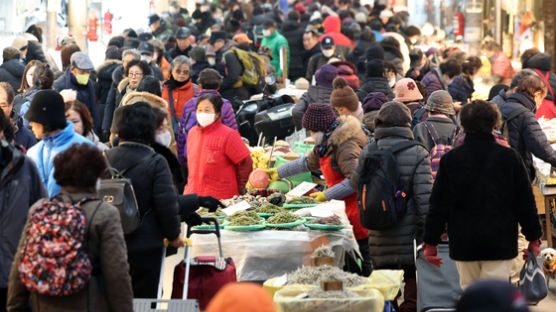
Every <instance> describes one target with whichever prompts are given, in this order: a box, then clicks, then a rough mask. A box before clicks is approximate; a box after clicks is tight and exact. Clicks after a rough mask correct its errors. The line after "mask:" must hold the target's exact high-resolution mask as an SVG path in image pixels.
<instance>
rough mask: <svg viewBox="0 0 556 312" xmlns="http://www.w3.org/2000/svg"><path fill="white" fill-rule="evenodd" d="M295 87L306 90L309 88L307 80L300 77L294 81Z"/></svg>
mask: <svg viewBox="0 0 556 312" xmlns="http://www.w3.org/2000/svg"><path fill="white" fill-rule="evenodd" d="M295 88H296V89H299V90H307V89H309V81H307V79H305V78H303V77H301V78H298V79H297V80H296V81H295Z"/></svg>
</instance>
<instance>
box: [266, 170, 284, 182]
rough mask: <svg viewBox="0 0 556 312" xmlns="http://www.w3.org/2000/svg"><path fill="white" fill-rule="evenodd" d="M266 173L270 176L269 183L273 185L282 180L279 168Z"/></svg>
mask: <svg viewBox="0 0 556 312" xmlns="http://www.w3.org/2000/svg"><path fill="white" fill-rule="evenodd" d="M264 172H266V173H267V174H268V175H269V176H270V180H269V181H268V182H270V183H272V182H276V181H278V180H280V176H279V175H278V169H277V168H271V169H265V170H264Z"/></svg>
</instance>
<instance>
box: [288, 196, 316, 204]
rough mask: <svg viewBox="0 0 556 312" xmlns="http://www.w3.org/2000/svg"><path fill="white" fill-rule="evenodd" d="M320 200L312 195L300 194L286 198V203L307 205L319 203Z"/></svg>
mask: <svg viewBox="0 0 556 312" xmlns="http://www.w3.org/2000/svg"><path fill="white" fill-rule="evenodd" d="M319 203H320V202H319V201H318V200H316V199H314V198H312V197H308V196H301V197H297V198H293V199H290V200H288V202H287V204H290V205H309V204H319Z"/></svg>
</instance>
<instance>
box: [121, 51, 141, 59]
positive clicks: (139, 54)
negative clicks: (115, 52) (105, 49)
mask: <svg viewBox="0 0 556 312" xmlns="http://www.w3.org/2000/svg"><path fill="white" fill-rule="evenodd" d="M130 54H131V55H133V59H134V60H140V59H141V53H139V50H137V49H127V50H125V51H124V52H122V61H123V60H124V58H125V57H126V56H127V55H130Z"/></svg>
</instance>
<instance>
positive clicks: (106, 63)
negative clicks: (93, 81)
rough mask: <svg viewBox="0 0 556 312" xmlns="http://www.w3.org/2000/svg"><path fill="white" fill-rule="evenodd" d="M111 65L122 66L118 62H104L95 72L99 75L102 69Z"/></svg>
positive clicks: (120, 62)
mask: <svg viewBox="0 0 556 312" xmlns="http://www.w3.org/2000/svg"><path fill="white" fill-rule="evenodd" d="M113 64H118V65H119V64H122V61H120V60H105V61H104V63H102V64H100V65H99V66H98V67H97V69H96V72H97V73H99V72H100V71H101V70H103V69H104V68H106V67H108V66H110V65H113Z"/></svg>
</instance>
